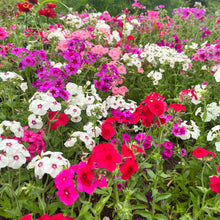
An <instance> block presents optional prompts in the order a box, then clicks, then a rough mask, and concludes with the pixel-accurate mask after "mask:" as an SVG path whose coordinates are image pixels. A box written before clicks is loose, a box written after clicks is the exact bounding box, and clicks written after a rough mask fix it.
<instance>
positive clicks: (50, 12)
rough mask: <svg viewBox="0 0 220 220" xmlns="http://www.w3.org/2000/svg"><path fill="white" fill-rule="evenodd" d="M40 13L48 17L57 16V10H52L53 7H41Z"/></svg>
mask: <svg viewBox="0 0 220 220" xmlns="http://www.w3.org/2000/svg"><path fill="white" fill-rule="evenodd" d="M38 13H39V15H43V16H46V17H48V18H53V19H54V18H55V17H56V16H57V15H56V14H55V13H56V11H55V10H52V9H51V8H43V9H40V10H39V11H38Z"/></svg>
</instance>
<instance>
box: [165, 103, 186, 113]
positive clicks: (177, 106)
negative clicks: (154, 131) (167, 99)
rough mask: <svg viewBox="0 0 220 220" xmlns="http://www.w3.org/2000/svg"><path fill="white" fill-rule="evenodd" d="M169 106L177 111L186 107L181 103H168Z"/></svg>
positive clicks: (184, 109)
mask: <svg viewBox="0 0 220 220" xmlns="http://www.w3.org/2000/svg"><path fill="white" fill-rule="evenodd" d="M169 108H172V109H173V110H174V111H175V112H179V111H181V110H183V111H186V108H185V107H184V106H183V105H181V104H178V103H177V104H170V106H169Z"/></svg>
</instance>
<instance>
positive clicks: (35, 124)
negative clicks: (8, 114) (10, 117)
mask: <svg viewBox="0 0 220 220" xmlns="http://www.w3.org/2000/svg"><path fill="white" fill-rule="evenodd" d="M28 125H29V127H30V128H36V129H41V128H42V127H43V122H42V120H41V118H40V117H37V116H36V115H35V114H31V115H29V116H28Z"/></svg>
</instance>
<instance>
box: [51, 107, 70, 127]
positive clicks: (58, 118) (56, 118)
mask: <svg viewBox="0 0 220 220" xmlns="http://www.w3.org/2000/svg"><path fill="white" fill-rule="evenodd" d="M48 113H49V116H48V119H47V121H48V125H49V127H50V129H52V130H56V129H57V127H58V126H59V125H62V126H65V125H66V124H67V122H68V121H69V118H68V117H67V116H66V114H64V113H60V112H52V111H48Z"/></svg>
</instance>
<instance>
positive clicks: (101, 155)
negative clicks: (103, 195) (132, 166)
mask: <svg viewBox="0 0 220 220" xmlns="http://www.w3.org/2000/svg"><path fill="white" fill-rule="evenodd" d="M92 154H94V157H95V161H96V164H97V166H98V167H100V168H103V169H106V170H108V171H110V172H112V171H114V170H115V169H116V168H117V163H121V161H122V157H121V155H120V154H119V153H118V152H117V150H116V149H115V146H114V145H113V144H110V143H103V144H98V145H97V146H95V147H94V148H93V150H92Z"/></svg>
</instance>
